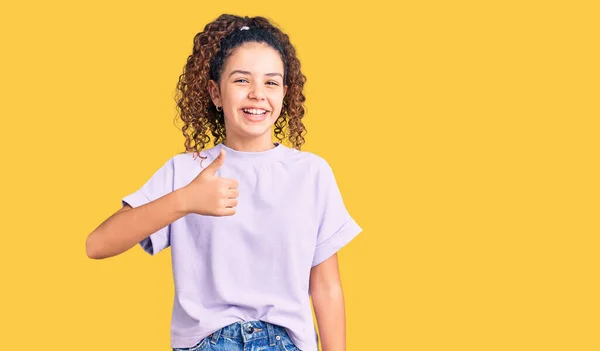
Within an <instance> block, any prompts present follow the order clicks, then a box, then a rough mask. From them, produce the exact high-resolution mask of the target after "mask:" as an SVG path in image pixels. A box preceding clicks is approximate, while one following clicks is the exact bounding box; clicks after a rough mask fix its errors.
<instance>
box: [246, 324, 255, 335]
mask: <svg viewBox="0 0 600 351" xmlns="http://www.w3.org/2000/svg"><path fill="white" fill-rule="evenodd" d="M246 333H248V334H252V333H254V327H252V326H249V327H248V329H246Z"/></svg>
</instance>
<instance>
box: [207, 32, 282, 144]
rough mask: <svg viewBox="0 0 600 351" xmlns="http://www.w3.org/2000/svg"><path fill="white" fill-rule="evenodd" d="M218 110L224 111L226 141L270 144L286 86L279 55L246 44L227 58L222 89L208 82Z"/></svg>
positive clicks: (262, 44)
mask: <svg viewBox="0 0 600 351" xmlns="http://www.w3.org/2000/svg"><path fill="white" fill-rule="evenodd" d="M209 92H210V95H211V98H212V100H213V103H214V104H215V106H221V107H223V113H224V114H225V129H226V130H227V139H228V140H232V139H235V140H236V142H242V143H244V142H247V141H252V142H255V141H256V142H258V143H259V144H262V143H264V145H267V144H269V145H270V143H271V127H272V126H273V124H274V123H275V121H276V120H277V117H279V114H280V113H281V108H282V105H283V98H284V96H285V93H286V92H287V86H284V85H283V62H282V60H281V57H280V56H279V53H278V52H277V51H276V50H275V49H273V48H271V47H270V46H269V45H267V44H264V43H244V44H242V45H241V46H239V47H237V48H236V49H235V50H234V51H233V53H232V54H231V56H229V58H227V60H226V62H225V64H224V67H223V72H222V73H221V82H220V84H219V86H217V83H216V82H214V81H212V80H211V81H210V82H209Z"/></svg>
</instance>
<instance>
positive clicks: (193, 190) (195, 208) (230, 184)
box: [184, 149, 239, 216]
mask: <svg viewBox="0 0 600 351" xmlns="http://www.w3.org/2000/svg"><path fill="white" fill-rule="evenodd" d="M224 162H225V150H223V149H221V152H220V153H219V156H217V158H215V160H214V161H213V162H212V163H211V164H210V165H208V166H207V167H206V168H205V169H204V170H202V172H200V174H198V176H196V178H194V180H192V181H191V182H190V184H188V185H186V186H185V187H184V197H185V200H184V207H185V211H186V212H187V213H197V214H201V215H207V216H232V215H234V214H235V206H237V204H238V200H237V197H238V195H239V192H238V182H237V181H236V180H234V179H228V178H221V177H217V176H216V175H215V174H216V172H217V170H218V169H219V168H220V167H221V166H222V165H223V163H224Z"/></svg>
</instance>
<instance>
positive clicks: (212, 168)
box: [202, 149, 225, 175]
mask: <svg viewBox="0 0 600 351" xmlns="http://www.w3.org/2000/svg"><path fill="white" fill-rule="evenodd" d="M223 163H225V150H224V149H221V150H220V151H219V156H217V158H215V159H214V160H213V161H212V162H211V164H209V165H208V166H206V168H205V169H204V170H203V171H202V173H208V174H210V175H215V174H216V173H217V171H218V170H219V168H221V166H222V165H223Z"/></svg>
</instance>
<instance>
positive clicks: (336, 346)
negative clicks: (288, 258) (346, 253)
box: [310, 254, 346, 351]
mask: <svg viewBox="0 0 600 351" xmlns="http://www.w3.org/2000/svg"><path fill="white" fill-rule="evenodd" d="M310 294H311V296H312V303H313V307H314V310H315V316H316V317H317V324H318V327H319V335H320V339H321V348H322V351H346V315H345V310H344V308H345V307H344V294H343V292H342V283H341V280H340V273H339V269H338V259H337V254H334V255H333V256H331V257H330V258H328V259H327V260H325V261H323V262H322V263H320V264H318V265H316V266H314V267H313V268H312V269H311V271H310Z"/></svg>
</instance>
